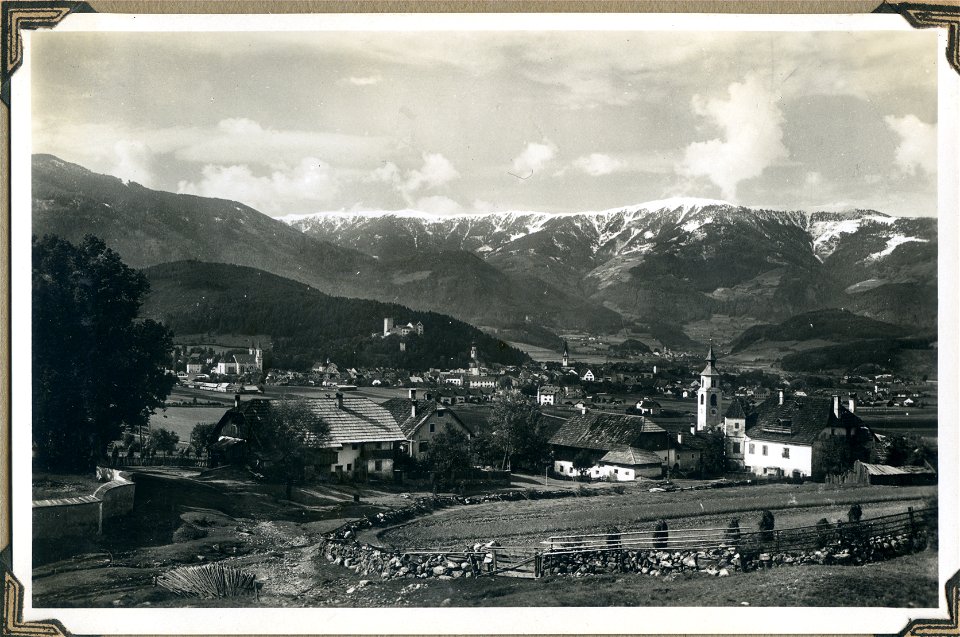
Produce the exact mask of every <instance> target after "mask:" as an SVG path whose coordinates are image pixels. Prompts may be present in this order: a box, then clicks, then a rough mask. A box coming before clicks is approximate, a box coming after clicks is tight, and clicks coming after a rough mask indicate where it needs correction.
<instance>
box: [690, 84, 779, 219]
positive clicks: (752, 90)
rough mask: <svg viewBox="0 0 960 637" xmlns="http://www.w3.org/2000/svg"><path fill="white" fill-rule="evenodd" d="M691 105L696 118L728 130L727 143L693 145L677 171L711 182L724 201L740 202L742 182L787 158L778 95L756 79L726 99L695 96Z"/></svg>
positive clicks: (715, 141) (736, 87)
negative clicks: (718, 189)
mask: <svg viewBox="0 0 960 637" xmlns="http://www.w3.org/2000/svg"><path fill="white" fill-rule="evenodd" d="M692 105H693V111H694V113H696V114H697V115H699V116H701V117H705V118H707V119H708V120H710V121H711V122H712V123H714V124H715V125H717V126H718V127H719V128H720V129H722V130H723V138H722V139H711V140H709V141H705V142H693V143H692V144H690V145H688V146H687V147H686V151H685V153H684V158H683V160H682V161H681V162H680V163H679V164H678V166H677V172H679V173H680V174H681V175H685V176H694V177H696V176H704V177H707V178H708V179H710V181H712V182H713V183H714V184H716V185H717V186H719V187H720V190H721V191H722V193H723V197H724V198H725V199H729V200H731V201H734V200H736V196H737V185H738V184H739V183H740V182H742V181H744V180H746V179H751V178H753V177H758V176H759V175H760V174H761V173H763V171H764V170H765V169H766V168H767V167H769V166H771V165H772V164H774V163H775V162H776V161H777V160H780V159H783V158H785V157H787V156H788V152H787V149H786V147H785V146H784V145H783V121H784V119H783V113H782V112H781V111H780V107H779V106H778V104H777V96H776V95H775V94H773V93H772V92H770V91H769V90H768V89H767V88H766V87H765V86H764V85H763V84H762V83H761V81H760V80H759V79H758V78H757V76H755V75H751V76H748V77H747V78H746V79H745V80H744V81H743V82H735V83H733V84H731V85H730V87H729V88H728V97H727V99H711V100H708V101H707V100H704V99H703V98H702V97H701V96H700V95H694V97H693V100H692Z"/></svg>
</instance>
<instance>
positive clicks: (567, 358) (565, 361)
mask: <svg viewBox="0 0 960 637" xmlns="http://www.w3.org/2000/svg"><path fill="white" fill-rule="evenodd" d="M563 366H564V367H569V366H570V349H569V348H568V347H567V341H566V339H564V341H563Z"/></svg>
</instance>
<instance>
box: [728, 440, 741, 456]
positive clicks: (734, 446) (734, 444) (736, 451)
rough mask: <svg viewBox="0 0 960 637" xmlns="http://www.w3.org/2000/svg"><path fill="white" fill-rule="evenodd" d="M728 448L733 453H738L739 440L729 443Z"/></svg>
mask: <svg viewBox="0 0 960 637" xmlns="http://www.w3.org/2000/svg"><path fill="white" fill-rule="evenodd" d="M730 450H731V451H732V452H733V453H740V443H739V442H735V443H733V444H732V445H730Z"/></svg>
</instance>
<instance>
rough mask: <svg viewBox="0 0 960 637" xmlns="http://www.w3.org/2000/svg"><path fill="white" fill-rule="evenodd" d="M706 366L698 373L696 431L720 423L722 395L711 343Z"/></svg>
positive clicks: (715, 358)
mask: <svg viewBox="0 0 960 637" xmlns="http://www.w3.org/2000/svg"><path fill="white" fill-rule="evenodd" d="M706 362H707V366H706V367H704V368H703V371H702V372H700V389H699V390H697V431H705V430H707V429H713V428H714V427H718V426H719V425H720V422H721V419H722V417H721V415H720V414H721V413H722V412H721V405H720V403H721V402H722V401H723V394H722V392H721V391H720V372H718V371H717V368H716V364H717V356H716V354H714V353H713V341H712V340H711V341H710V349H709V350H707V360H706Z"/></svg>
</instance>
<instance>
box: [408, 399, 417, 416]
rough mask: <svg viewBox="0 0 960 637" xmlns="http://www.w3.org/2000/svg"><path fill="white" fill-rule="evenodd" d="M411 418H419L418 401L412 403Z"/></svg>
mask: <svg viewBox="0 0 960 637" xmlns="http://www.w3.org/2000/svg"><path fill="white" fill-rule="evenodd" d="M410 417H411V418H416V417H417V401H416V400H411V401H410Z"/></svg>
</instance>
